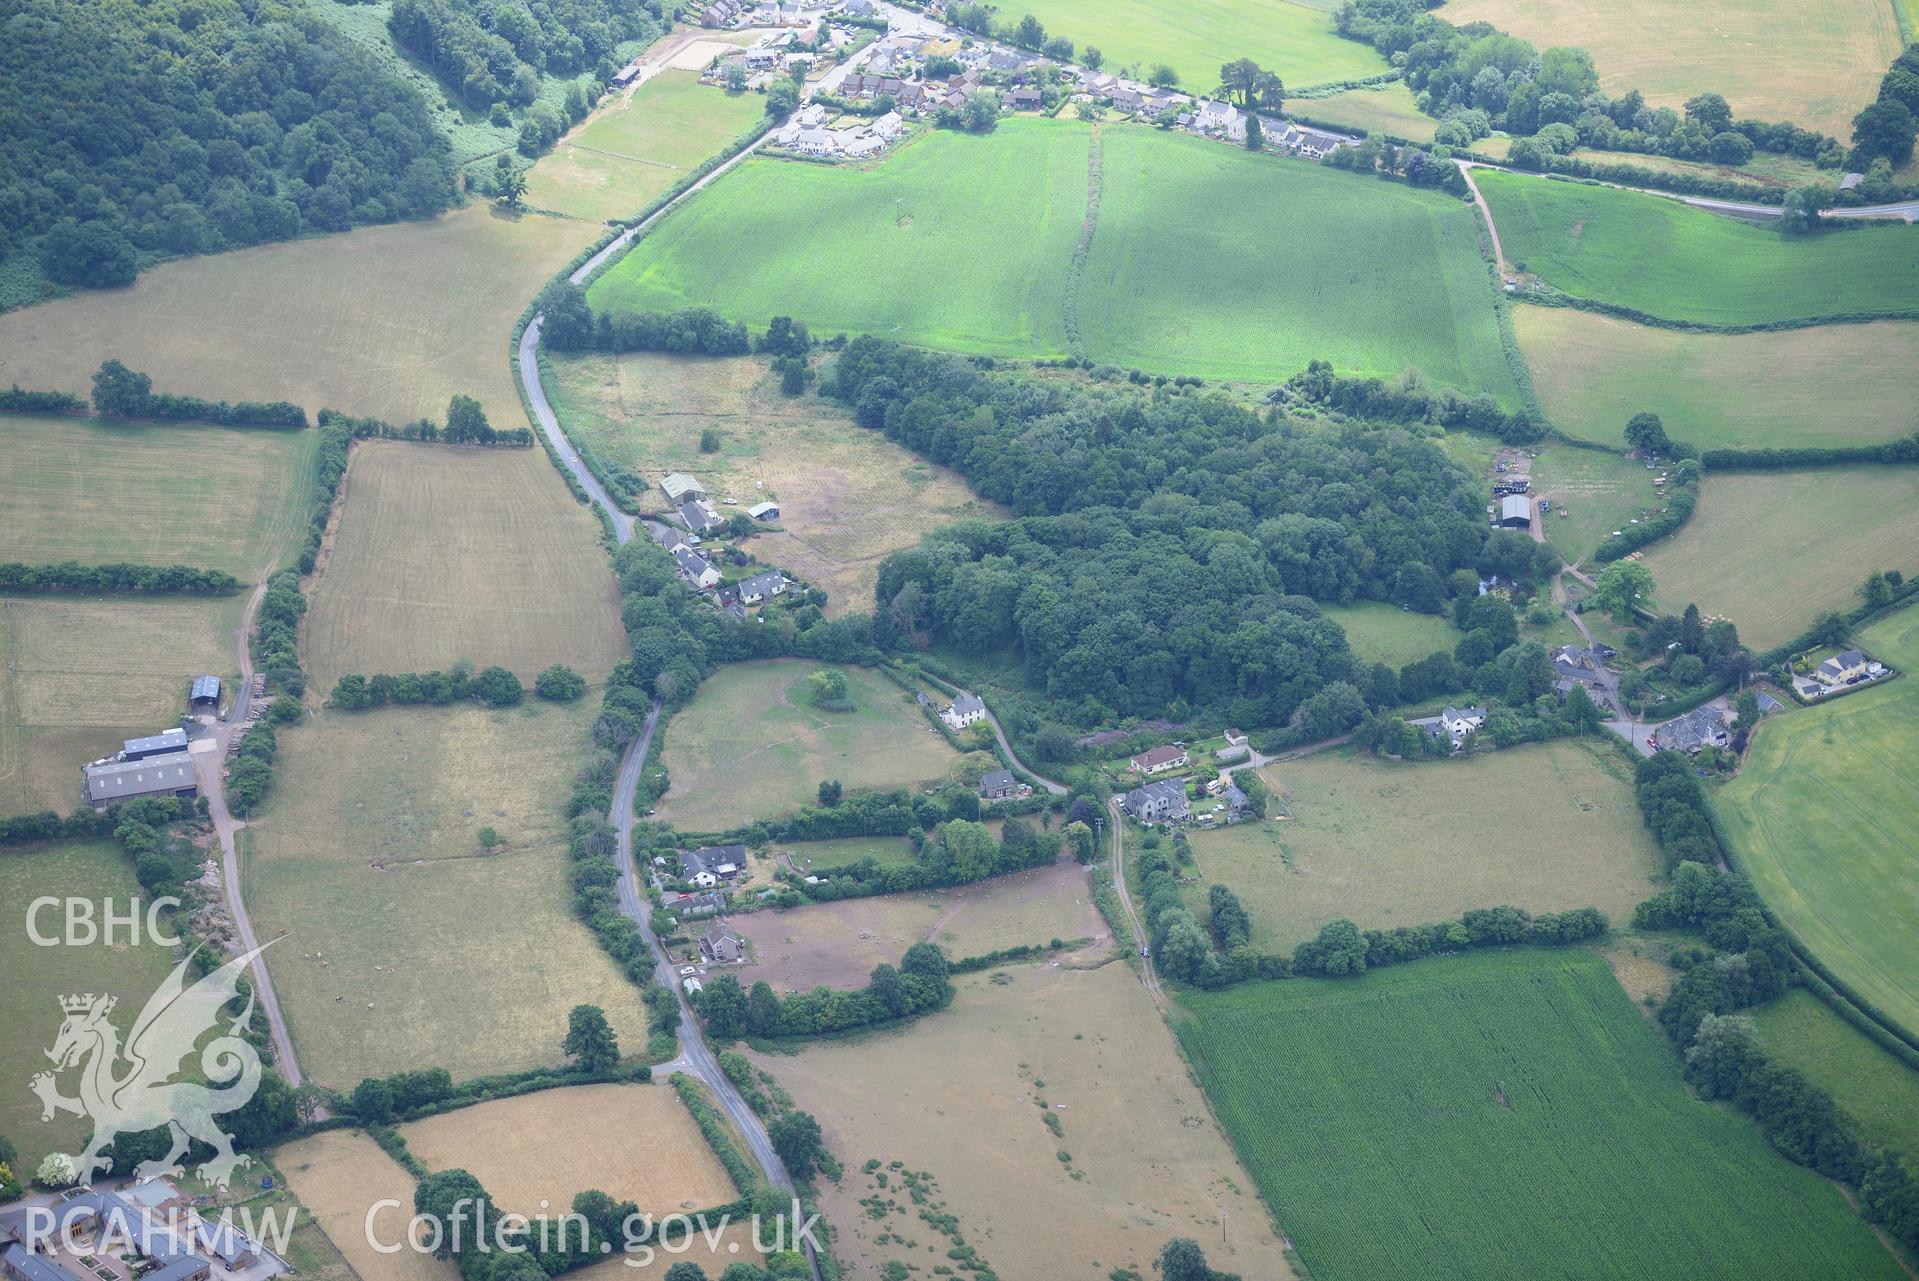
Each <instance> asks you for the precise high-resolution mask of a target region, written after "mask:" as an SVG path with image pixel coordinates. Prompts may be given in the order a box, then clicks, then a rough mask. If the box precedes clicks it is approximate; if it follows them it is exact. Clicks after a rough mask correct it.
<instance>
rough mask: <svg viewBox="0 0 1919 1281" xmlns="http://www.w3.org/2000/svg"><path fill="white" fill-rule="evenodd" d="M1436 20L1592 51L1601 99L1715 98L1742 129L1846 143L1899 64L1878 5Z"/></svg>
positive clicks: (1712, 0) (1641, 7) (1505, 11)
mask: <svg viewBox="0 0 1919 1281" xmlns="http://www.w3.org/2000/svg"><path fill="white" fill-rule="evenodd" d="M1439 16H1440V17H1442V18H1444V19H1445V20H1446V21H1448V22H1450V23H1453V24H1455V25H1464V24H1465V23H1468V22H1490V23H1492V25H1493V26H1495V27H1497V28H1498V29H1499V30H1501V31H1505V32H1509V33H1511V34H1512V35H1515V36H1518V37H1520V38H1521V39H1523V40H1530V41H1532V42H1533V44H1534V45H1536V46H1538V47H1539V48H1541V49H1545V48H1550V47H1552V46H1554V45H1573V46H1577V47H1579V48H1583V49H1586V50H1588V51H1590V52H1591V53H1592V56H1593V62H1594V63H1595V65H1596V66H1597V68H1598V71H1599V87H1600V88H1601V89H1602V90H1604V91H1605V92H1606V94H1607V95H1608V96H1610V97H1615V98H1616V97H1619V96H1620V95H1622V94H1624V93H1625V92H1626V91H1627V90H1629V89H1638V90H1639V91H1640V92H1642V93H1644V94H1645V95H1646V99H1647V101H1648V102H1649V103H1650V104H1651V105H1653V106H1655V107H1673V108H1679V107H1681V106H1683V105H1684V103H1685V101H1686V99H1688V98H1690V97H1692V96H1693V95H1694V94H1700V93H1718V94H1721V95H1723V96H1724V97H1725V99H1726V100H1727V101H1728V102H1730V103H1731V104H1732V109H1733V114H1734V115H1735V116H1738V117H1740V118H1742V119H1749V120H1790V121H1792V122H1793V123H1794V124H1797V125H1802V126H1804V127H1806V128H1808V129H1817V130H1820V131H1821V132H1823V133H1829V134H1833V135H1836V136H1837V137H1839V138H1840V139H1842V140H1844V139H1849V138H1851V136H1852V133H1851V129H1852V118H1853V116H1854V115H1856V114H1857V113H1858V111H1859V109H1860V108H1861V107H1864V106H1865V105H1866V104H1867V103H1869V102H1871V101H1872V99H1873V97H1874V95H1875V94H1876V93H1877V92H1878V89H1879V78H1880V77H1881V76H1883V75H1884V74H1885V73H1886V67H1887V65H1888V64H1889V63H1891V62H1892V60H1893V59H1894V58H1895V57H1897V56H1898V54H1899V48H1900V40H1899V26H1898V23H1897V21H1896V20H1895V19H1894V17H1893V13H1892V6H1891V5H1889V4H1888V3H1886V0H1833V2H1832V3H1829V4H1822V5H1820V6H1819V7H1818V8H1817V9H1816V10H1814V9H1809V8H1804V7H1801V6H1798V5H1793V4H1788V3H1785V2H1784V0H1701V3H1698V4H1693V5H1688V6H1687V7H1686V10H1685V14H1684V20H1683V21H1675V20H1674V13H1673V10H1672V9H1671V8H1669V7H1667V6H1665V5H1662V4H1660V3H1659V0H1554V3H1552V4H1528V3H1525V0H1452V3H1449V4H1447V5H1446V6H1445V7H1444V8H1443V9H1441V10H1440V13H1439Z"/></svg>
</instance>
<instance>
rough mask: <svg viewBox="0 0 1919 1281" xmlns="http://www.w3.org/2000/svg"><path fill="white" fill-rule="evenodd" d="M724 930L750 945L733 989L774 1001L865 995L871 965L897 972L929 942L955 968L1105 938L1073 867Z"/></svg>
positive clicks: (760, 917) (749, 918)
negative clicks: (762, 985)
mask: <svg viewBox="0 0 1919 1281" xmlns="http://www.w3.org/2000/svg"><path fill="white" fill-rule="evenodd" d="M732 926H733V928H734V929H735V930H737V931H738V932H739V933H740V934H741V935H743V936H744V937H745V938H746V939H747V940H748V941H749V942H751V943H752V945H753V948H752V955H753V962H754V963H753V964H752V965H751V966H749V967H747V968H746V969H744V970H742V971H741V972H740V978H741V981H742V982H744V983H748V984H751V983H754V982H757V981H759V980H762V979H764V980H765V981H766V982H768V983H770V984H772V986H773V988H774V990H775V991H779V992H803V991H807V990H809V989H811V988H814V987H817V986H819V985H820V984H825V985H826V986H828V987H863V986H865V984H866V981H867V979H868V978H869V977H870V976H871V975H872V973H873V967H874V966H876V965H879V964H881V963H882V962H884V963H885V964H887V965H898V964H899V962H900V958H901V957H902V956H904V955H906V949H907V948H909V947H912V946H913V945H914V944H915V943H925V942H932V943H937V944H939V946H940V947H941V949H942V950H944V951H945V953H946V955H947V958H948V959H949V960H954V961H957V960H961V959H963V958H965V957H969V956H984V955H986V954H987V953H989V952H1000V951H1004V950H1006V949H1007V948H1012V947H1022V946H1027V945H1035V944H1036V945H1039V946H1042V947H1043V946H1045V945H1046V944H1048V943H1051V942H1052V941H1053V940H1054V939H1060V940H1062V941H1066V942H1071V941H1073V940H1075V939H1093V940H1094V941H1095V943H1097V942H1099V941H1100V940H1102V939H1104V938H1105V936H1106V928H1105V925H1104V923H1103V922H1102V921H1101V920H1100V917H1099V912H1098V909H1097V908H1096V907H1095V906H1094V904H1093V895H1092V891H1091V890H1090V889H1089V888H1088V886H1087V884H1086V869H1084V868H1082V867H1080V866H1079V865H1078V864H1075V863H1057V864H1055V865H1053V866H1052V867H1044V868H1031V869H1028V870H1027V871H1024V872H1015V873H1013V874H1012V875H1010V876H996V877H994V878H992V879H991V880H987V881H981V882H979V883H977V884H974V885H962V886H959V887H957V888H954V889H945V890H929V891H927V892H925V893H922V894H882V895H876V896H874V897H872V898H855V899H841V900H840V901H839V902H837V903H818V904H811V905H808V906H806V907H796V908H793V909H792V910H790V911H786V912H753V913H749V914H747V915H743V916H736V917H734V918H733V919H732Z"/></svg>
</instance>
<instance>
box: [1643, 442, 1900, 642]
mask: <svg viewBox="0 0 1919 1281" xmlns="http://www.w3.org/2000/svg"><path fill="white" fill-rule="evenodd" d="M1916 548H1919V473H1916V472H1914V471H1913V469H1911V468H1908V467H1833V468H1824V469H1821V470H1818V471H1801V472H1733V473H1729V474H1727V475H1722V476H1708V477H1707V478H1706V479H1705V481H1704V482H1703V483H1702V485H1701V487H1700V491H1699V506H1698V507H1697V508H1696V509H1695V510H1694V512H1693V517H1692V519H1691V520H1690V521H1688V522H1686V525H1685V527H1684V528H1682V529H1681V530H1680V531H1679V532H1678V533H1677V534H1674V535H1673V536H1672V537H1671V538H1667V539H1664V540H1662V541H1660V542H1658V543H1655V544H1653V545H1652V546H1651V547H1648V548H1647V549H1646V559H1645V564H1646V568H1648V569H1650V570H1652V573H1653V579H1654V582H1655V584H1656V591H1657V595H1658V598H1659V603H1660V605H1661V606H1663V607H1665V608H1666V609H1668V610H1669V611H1670V612H1673V613H1677V612H1679V611H1680V610H1682V609H1684V608H1685V607H1686V605H1687V604H1688V603H1695V604H1697V605H1698V606H1699V608H1700V609H1701V610H1702V611H1704V612H1705V613H1707V614H1717V615H1719V616H1720V617H1722V618H1730V619H1731V620H1732V621H1733V622H1735V623H1737V624H1738V625H1739V636H1740V639H1742V640H1744V641H1745V642H1746V643H1747V644H1748V645H1750V646H1752V647H1753V648H1754V649H1766V648H1769V647H1771V646H1773V645H1777V644H1780V643H1782V642H1784V641H1788V640H1791V639H1792V638H1793V637H1794V636H1797V635H1799V634H1800V633H1802V632H1804V631H1805V630H1806V629H1807V628H1809V627H1811V626H1812V621H1813V619H1814V618H1815V617H1817V616H1818V615H1819V614H1820V613H1822V612H1824V611H1825V610H1829V609H1850V608H1852V607H1853V606H1855V605H1857V604H1858V603H1859V584H1860V583H1862V582H1863V581H1865V577H1866V575H1868V574H1870V573H1871V572H1872V571H1873V570H1875V569H1897V570H1901V571H1903V572H1905V573H1908V574H1910V573H1913V572H1914V571H1915V570H1919V555H1916V554H1915V549H1916Z"/></svg>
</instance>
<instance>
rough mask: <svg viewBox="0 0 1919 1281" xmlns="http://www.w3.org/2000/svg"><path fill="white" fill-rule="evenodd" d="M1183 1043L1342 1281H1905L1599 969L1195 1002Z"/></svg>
mask: <svg viewBox="0 0 1919 1281" xmlns="http://www.w3.org/2000/svg"><path fill="white" fill-rule="evenodd" d="M1185 1000H1186V1004H1187V1005H1188V1006H1189V1007H1190V1009H1191V1015H1190V1017H1187V1018H1185V1019H1183V1020H1182V1021H1180V1022H1179V1023H1178V1025H1177V1027H1178V1031H1179V1035H1180V1040H1181V1042H1182V1043H1183V1044H1184V1045H1185V1047H1186V1051H1187V1055H1188V1057H1189V1059H1190V1060H1191V1061H1192V1063H1193V1066H1194V1068H1195V1070H1196V1071H1197V1072H1198V1075H1199V1079H1200V1082H1201V1084H1202V1085H1204V1086H1205V1088H1206V1092H1207V1094H1208V1095H1209V1096H1210V1098H1211V1100H1212V1103H1213V1108H1214V1110H1215V1112H1216V1113H1217V1115H1218V1116H1219V1118H1220V1121H1221V1123H1222V1124H1223V1125H1224V1126H1225V1127H1226V1131H1227V1134H1228V1136H1229V1137H1230V1138H1231V1139H1232V1141H1233V1144H1234V1146H1235V1147H1236V1148H1237V1149H1238V1150H1239V1153H1240V1158H1241V1160H1243V1161H1244V1162H1245V1163H1246V1165H1247V1166H1248V1168H1249V1169H1250V1170H1251V1171H1252V1175H1253V1179H1254V1182H1255V1183H1256V1184H1257V1185H1258V1187H1259V1190H1260V1192H1261V1193H1262V1194H1264V1196H1265V1199H1266V1203H1267V1204H1268V1205H1269V1206H1271V1207H1272V1209H1273V1213H1274V1215H1275V1216H1276V1217H1277V1218H1278V1219H1279V1221H1280V1222H1281V1223H1282V1224H1284V1225H1285V1227H1286V1230H1287V1232H1288V1234H1289V1235H1290V1236H1291V1237H1292V1239H1293V1243H1294V1245H1295V1247H1296V1248H1297V1249H1298V1251H1299V1253H1300V1256H1301V1257H1302V1258H1303V1259H1304V1261H1305V1263H1306V1266H1307V1267H1308V1268H1309V1269H1311V1272H1312V1275H1313V1276H1314V1277H1316V1278H1318V1281H1360V1279H1363V1281H1396V1279H1398V1278H1407V1279H1408V1281H1414V1279H1417V1281H1436V1279H1441V1278H1469V1277H1493V1276H1498V1277H1540V1278H1543V1277H1557V1278H1573V1277H1596V1276H1631V1277H1639V1278H1648V1279H1657V1278H1672V1279H1674V1281H1678V1279H1680V1278H1684V1279H1686V1281H1704V1279H1708V1278H1723V1279H1724V1281H1744V1279H1745V1278H1750V1277H1759V1276H1767V1277H1825V1278H1835V1279H1836V1278H1841V1277H1845V1278H1864V1277H1874V1278H1887V1279H1888V1281H1890V1279H1891V1278H1896V1277H1900V1276H1902V1275H1904V1274H1903V1271H1902V1270H1901V1268H1900V1267H1899V1265H1898V1263H1897V1262H1896V1261H1894V1259H1893V1258H1892V1256H1891V1255H1890V1254H1889V1253H1887V1252H1886V1250H1885V1248H1884V1247H1883V1246H1882V1245H1881V1244H1880V1243H1879V1241H1878V1239H1877V1238H1876V1237H1875V1236H1874V1235H1873V1233H1872V1231H1871V1229H1869V1228H1868V1227H1866V1225H1865V1224H1864V1223H1863V1222H1861V1221H1860V1219H1859V1217H1858V1215H1857V1214H1856V1213H1855V1212H1854V1211H1853V1209H1852V1208H1851V1206H1850V1205H1849V1204H1848V1203H1847V1201H1846V1199H1845V1197H1844V1196H1843V1195H1842V1194H1841V1192H1840V1191H1839V1189H1838V1188H1836V1187H1834V1186H1833V1185H1832V1184H1830V1183H1828V1182H1826V1181H1825V1180H1823V1179H1821V1178H1819V1177H1818V1176H1817V1175H1815V1174H1813V1173H1811V1172H1810V1171H1807V1170H1803V1169H1800V1168H1799V1167H1797V1166H1793V1165H1790V1164H1788V1163H1787V1162H1786V1160H1785V1159H1784V1158H1783V1157H1781V1156H1779V1155H1777V1154H1776V1153H1774V1152H1773V1151H1772V1149H1771V1148H1770V1147H1769V1146H1768V1145H1767V1143H1766V1141H1765V1139H1764V1138H1763V1137H1762V1136H1761V1134H1760V1132H1759V1129H1758V1127H1756V1126H1754V1125H1753V1124H1752V1123H1751V1122H1750V1121H1748V1120H1746V1119H1745V1118H1744V1117H1742V1116H1739V1115H1737V1114H1736V1113H1734V1112H1731V1111H1729V1110H1727V1109H1724V1108H1716V1107H1711V1106H1708V1105H1706V1104H1704V1103H1701V1102H1699V1101H1698V1100H1696V1099H1695V1098H1693V1097H1692V1095H1691V1094H1690V1093H1689V1092H1688V1091H1687V1089H1686V1087H1685V1085H1684V1083H1683V1082H1682V1081H1681V1080H1680V1076H1679V1060H1678V1058H1677V1056H1675V1055H1674V1054H1673V1052H1672V1048H1671V1046H1669V1045H1668V1044H1667V1043H1666V1042H1665V1040H1664V1038H1663V1037H1662V1036H1661V1034H1660V1032H1659V1031H1658V1029H1657V1028H1656V1027H1654V1026H1652V1025H1651V1024H1650V1023H1648V1022H1647V1021H1646V1020H1645V1019H1643V1018H1641V1017H1640V1016H1639V1014H1637V1013H1636V1012H1635V1011H1634V1010H1633V1008H1632V1005H1631V1004H1630V1003H1629V1001H1628V1000H1627V997H1626V994H1625V992H1624V991H1623V990H1621V988H1620V986H1619V984H1618V983H1617V982H1616V981H1615V980H1614V979H1613V976H1612V974H1611V972H1610V971H1609V970H1608V969H1607V967H1606V964H1605V962H1604V961H1603V960H1601V959H1600V958H1599V957H1598V956H1597V955H1595V954H1593V953H1591V952H1588V951H1585V950H1574V951H1548V950H1543V949H1519V950H1515V951H1510V952H1500V953H1469V954H1465V955H1459V956H1452V957H1440V958H1435V959H1431V960H1426V961H1420V962H1415V963H1412V964H1409V965H1402V966H1396V967H1394V968H1392V969H1389V970H1381V971H1377V972H1374V973H1370V974H1366V975H1364V976H1361V977H1358V978H1347V979H1293V980H1288V981H1282V982H1274V983H1258V984H1248V985H1244V986H1241V987H1239V988H1236V989H1234V990H1231V991H1227V992H1219V993H1195V994H1193V995H1191V996H1189V997H1187V998H1185Z"/></svg>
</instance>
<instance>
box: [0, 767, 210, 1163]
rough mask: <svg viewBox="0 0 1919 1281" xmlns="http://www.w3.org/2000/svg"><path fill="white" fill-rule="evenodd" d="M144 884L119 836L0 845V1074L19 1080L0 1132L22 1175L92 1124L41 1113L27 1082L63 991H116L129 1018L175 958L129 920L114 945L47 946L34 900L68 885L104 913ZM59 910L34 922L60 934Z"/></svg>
mask: <svg viewBox="0 0 1919 1281" xmlns="http://www.w3.org/2000/svg"><path fill="white" fill-rule="evenodd" d="M75 774H76V777H77V776H78V770H77V763H76V771H75ZM62 808H63V809H65V808H72V807H71V806H64V807H62ZM10 812H11V807H10ZM140 893H141V891H140V883H139V882H138V881H136V880H135V879H134V877H133V865H132V863H131V862H130V861H129V860H128V859H127V856H126V855H125V854H124V853H123V852H122V851H121V849H120V847H119V846H118V845H117V844H115V843H114V842H112V841H104V840H103V841H69V842H63V843H60V844H55V845H43V846H38V847H35V848H32V849H19V850H7V851H5V853H3V854H0V903H4V904H6V913H5V916H4V917H3V918H0V975H5V976H6V978H5V981H4V982H0V1028H4V1029H6V1034H5V1035H4V1036H0V1074H4V1076H5V1079H6V1080H9V1081H13V1082H15V1084H16V1086H17V1087H18V1088H15V1089H10V1090H5V1091H0V1134H4V1135H5V1136H6V1137H7V1138H9V1139H11V1140H13V1143H14V1146H16V1147H18V1148H19V1149H20V1161H19V1162H18V1163H17V1164H15V1166H14V1169H16V1170H18V1171H20V1172H21V1176H22V1178H23V1179H24V1178H25V1177H26V1176H27V1175H29V1174H31V1173H32V1172H33V1170H34V1169H35V1167H37V1166H38V1165H39V1164H40V1160H41V1158H42V1157H44V1156H46V1154H47V1153H49V1152H56V1151H57V1152H66V1153H70V1154H71V1153H75V1152H78V1151H79V1150H80V1148H81V1147H82V1146H83V1145H84V1144H85V1143H86V1141H87V1135H88V1134H89V1133H91V1131H92V1128H93V1127H92V1124H91V1122H90V1121H89V1120H88V1118H86V1117H84V1116H81V1117H76V1116H74V1115H72V1114H71V1113H61V1114H59V1115H58V1116H56V1117H55V1118H54V1119H53V1120H51V1121H42V1120H41V1119H40V1100H39V1099H38V1098H37V1097H35V1096H34V1094H33V1092H32V1091H30V1090H28V1089H27V1082H28V1081H29V1080H30V1079H31V1078H32V1077H33V1076H34V1074H35V1073H38V1072H44V1071H47V1070H48V1069H49V1068H51V1067H52V1064H50V1063H49V1062H48V1061H47V1057H46V1054H45V1053H44V1051H46V1050H47V1049H49V1048H51V1047H52V1045H53V1042H54V1038H55V1037H56V1036H57V1035H58V1034H59V1031H60V1021H61V1018H62V1014H61V1009H60V998H61V997H63V996H66V995H68V994H70V993H75V992H99V993H106V994H108V995H111V996H114V997H117V998H118V999H119V1002H120V1006H119V1012H118V1013H117V1014H116V1015H115V1021H116V1022H117V1023H118V1024H119V1026H120V1027H122V1028H127V1027H131V1026H132V1024H133V1018H134V1016H135V1015H136V1014H138V1013H139V1012H140V1009H141V1007H142V1006H144V1005H145V1004H146V1001H147V998H148V997H150V996H152V995H153V993H154V991H155V990H156V989H158V987H159V986H160V980H161V979H163V978H165V977H166V976H167V973H168V972H169V971H170V970H172V969H173V965H174V956H173V950H172V949H171V948H167V947H161V946H159V945H158V944H156V943H154V942H152V941H151V940H150V939H149V938H148V937H147V936H146V933H145V931H144V930H142V932H141V934H140V936H139V941H138V942H137V943H132V944H129V943H128V942H126V940H125V933H126V932H125V929H124V928H122V929H121V931H120V933H119V935H117V936H116V938H115V940H114V944H113V946H110V947H109V946H108V945H106V944H105V943H104V942H96V943H94V944H93V945H91V946H87V947H82V946H79V945H78V944H77V943H76V944H74V945H72V946H58V947H41V946H39V945H37V944H35V943H34V941H33V939H32V937H31V936H30V935H29V934H28V933H27V905H28V904H29V903H31V902H32V901H33V900H34V899H36V898H39V897H41V896H42V895H58V896H61V897H63V898H64V897H65V896H68V895H71V896H72V897H74V898H80V899H87V900H89V901H90V902H92V904H93V910H94V913H95V917H96V920H97V919H98V918H99V914H100V913H101V912H102V911H103V910H104V908H105V904H106V901H107V900H108V899H111V900H112V902H113V910H114V911H115V912H117V913H120V914H122V915H124V914H125V913H126V911H127V905H128V903H129V901H131V900H134V899H137V898H138V897H139V896H140ZM61 911H62V909H61V908H60V907H59V906H58V905H55V906H54V907H52V908H48V909H44V910H42V911H41V912H40V914H39V916H38V919H37V922H36V924H37V928H38V929H39V931H40V933H41V934H42V935H43V936H47V935H51V936H54V937H59V936H60V935H61V933H62V931H63V929H64V922H63V918H62V915H61ZM142 914H143V915H144V910H143V913H142ZM74 1082H75V1076H74V1074H72V1073H67V1074H64V1076H63V1078H62V1080H61V1088H62V1091H63V1092H64V1093H67V1094H72V1093H73V1092H74Z"/></svg>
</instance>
